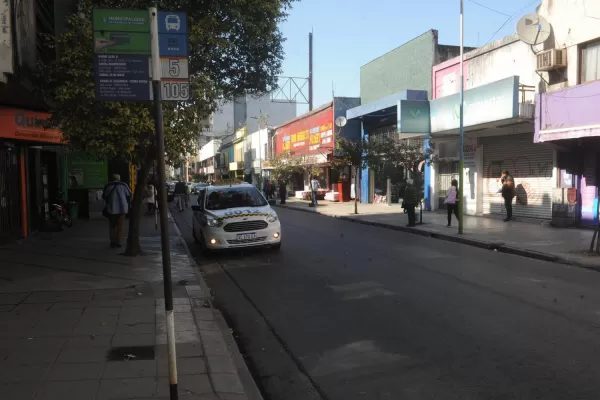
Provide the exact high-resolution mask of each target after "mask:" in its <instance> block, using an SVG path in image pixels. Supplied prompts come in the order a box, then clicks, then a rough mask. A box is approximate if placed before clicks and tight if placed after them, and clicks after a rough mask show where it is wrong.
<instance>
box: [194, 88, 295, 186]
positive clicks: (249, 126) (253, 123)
mask: <svg viewBox="0 0 600 400" xmlns="http://www.w3.org/2000/svg"><path fill="white" fill-rule="evenodd" d="M296 107H297V105H296V103H295V102H278V101H273V100H272V99H271V94H266V95H263V96H260V97H255V96H250V95H247V96H243V97H239V98H237V99H236V100H235V101H223V102H221V103H220V104H219V106H218V109H217V111H215V112H214V113H213V115H212V116H211V118H210V121H209V125H208V128H207V129H205V130H204V131H203V132H201V133H200V143H202V145H201V146H199V148H200V149H203V148H204V146H206V145H210V141H211V140H217V139H218V140H220V142H221V148H220V149H219V150H217V153H220V155H219V157H218V158H219V162H220V164H219V165H220V167H219V168H220V178H240V179H245V180H248V181H257V180H258V177H257V176H254V175H257V174H259V173H258V170H256V169H255V170H253V169H252V168H253V167H252V164H253V163H255V162H257V163H260V161H259V160H260V159H261V157H262V159H264V158H266V154H264V155H261V153H260V152H258V151H256V149H255V148H254V147H252V146H253V143H255V140H254V139H252V137H254V136H253V135H254V132H259V131H264V130H265V129H267V128H268V127H269V126H274V125H277V124H281V123H283V122H285V121H288V120H290V119H292V118H294V117H295V116H296ZM249 133H252V135H250V134H249ZM251 136H252V137H251ZM265 142H266V139H265ZM252 149H254V150H252ZM201 151H202V150H200V152H201ZM215 156H216V154H215ZM199 158H200V157H199ZM198 161H200V160H199V159H198ZM259 169H260V168H259Z"/></svg>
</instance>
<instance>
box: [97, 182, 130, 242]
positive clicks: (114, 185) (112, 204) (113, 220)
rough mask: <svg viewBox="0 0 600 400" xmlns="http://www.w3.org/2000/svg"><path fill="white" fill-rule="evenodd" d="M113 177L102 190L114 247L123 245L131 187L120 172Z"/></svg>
mask: <svg viewBox="0 0 600 400" xmlns="http://www.w3.org/2000/svg"><path fill="white" fill-rule="evenodd" d="M112 179H113V180H112V182H110V183H108V184H107V185H106V186H104V189H103V190H102V198H103V199H104V201H105V205H104V210H103V211H102V214H103V215H104V216H105V217H107V218H108V229H109V238H110V247H113V248H114V247H121V237H122V236H123V222H124V221H125V216H126V215H127V213H128V212H129V203H130V200H131V189H129V185H127V184H126V183H125V182H121V176H120V175H119V174H114V175H113V176H112Z"/></svg>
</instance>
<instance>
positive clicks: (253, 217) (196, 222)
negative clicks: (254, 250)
mask: <svg viewBox="0 0 600 400" xmlns="http://www.w3.org/2000/svg"><path fill="white" fill-rule="evenodd" d="M192 210H193V211H194V217H193V220H192V232H193V235H194V240H195V241H196V243H198V244H200V247H201V249H202V252H203V253H205V254H208V253H210V252H211V251H213V250H223V249H232V248H243V247H271V248H273V249H275V250H279V249H280V248H281V224H280V222H279V218H278V217H277V213H275V211H274V210H273V209H272V208H271V205H270V204H269V201H267V200H266V199H265V197H264V196H263V195H262V193H260V192H259V191H258V189H256V188H255V187H254V186H252V185H250V184H249V183H241V184H232V185H219V186H207V187H203V188H200V191H199V194H198V203H197V205H195V206H192Z"/></svg>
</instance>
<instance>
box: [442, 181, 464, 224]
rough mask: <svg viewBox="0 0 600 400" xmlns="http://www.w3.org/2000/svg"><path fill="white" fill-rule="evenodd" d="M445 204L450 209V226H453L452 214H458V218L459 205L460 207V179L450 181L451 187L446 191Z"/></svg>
mask: <svg viewBox="0 0 600 400" xmlns="http://www.w3.org/2000/svg"><path fill="white" fill-rule="evenodd" d="M444 204H445V205H446V208H447V210H448V225H447V226H448V228H449V227H450V226H452V214H454V215H455V216H456V219H457V220H458V207H459V204H460V202H459V199H458V181H457V180H456V179H452V182H451V183H450V189H448V192H446V200H444Z"/></svg>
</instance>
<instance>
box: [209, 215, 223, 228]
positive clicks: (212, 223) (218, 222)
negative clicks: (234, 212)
mask: <svg viewBox="0 0 600 400" xmlns="http://www.w3.org/2000/svg"><path fill="white" fill-rule="evenodd" d="M221 224H222V222H221V220H220V219H217V218H210V217H208V218H206V225H208V226H210V227H211V228H217V227H219V226H221Z"/></svg>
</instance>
